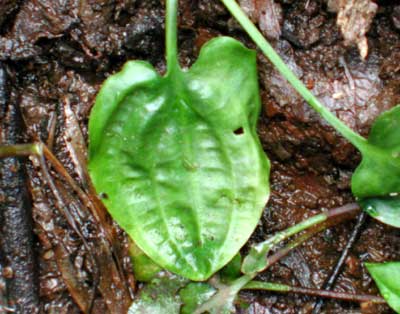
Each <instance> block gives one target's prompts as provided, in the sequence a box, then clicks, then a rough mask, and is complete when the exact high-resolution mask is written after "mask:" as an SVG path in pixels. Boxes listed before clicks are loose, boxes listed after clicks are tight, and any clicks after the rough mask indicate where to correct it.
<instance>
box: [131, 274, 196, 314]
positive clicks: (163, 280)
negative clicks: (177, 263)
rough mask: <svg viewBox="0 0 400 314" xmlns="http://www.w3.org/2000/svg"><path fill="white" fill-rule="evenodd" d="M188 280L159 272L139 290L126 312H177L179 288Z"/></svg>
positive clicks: (150, 313) (180, 303) (178, 308)
mask: <svg viewBox="0 0 400 314" xmlns="http://www.w3.org/2000/svg"><path fill="white" fill-rule="evenodd" d="M188 282H189V281H188V280H187V279H184V278H182V277H179V276H176V275H172V274H169V273H166V272H164V273H160V274H159V276H158V277H157V278H154V279H153V280H152V281H151V282H150V283H149V284H148V285H145V286H144V288H143V289H142V290H141V291H140V293H139V295H138V296H137V297H136V299H135V301H134V302H133V304H132V305H131V307H130V309H129V312H128V314H179V313H180V308H181V306H182V301H181V298H180V296H179V293H178V292H179V290H180V289H181V288H182V287H184V286H185V285H187V284H188Z"/></svg>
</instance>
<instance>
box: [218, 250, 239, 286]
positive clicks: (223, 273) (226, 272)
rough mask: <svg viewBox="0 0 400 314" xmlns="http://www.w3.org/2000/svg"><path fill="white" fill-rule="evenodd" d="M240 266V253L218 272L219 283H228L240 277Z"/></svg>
mask: <svg viewBox="0 0 400 314" xmlns="http://www.w3.org/2000/svg"><path fill="white" fill-rule="evenodd" d="M241 265H242V255H241V254H240V253H238V254H236V255H235V257H234V258H233V259H232V260H231V261H230V262H229V263H228V264H227V265H226V266H225V267H224V268H222V269H221V270H220V271H219V273H218V274H219V276H220V278H221V281H223V282H229V281H232V280H235V279H237V278H238V277H240V276H241V275H242V272H241V270H240V268H241Z"/></svg>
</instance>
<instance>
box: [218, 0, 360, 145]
mask: <svg viewBox="0 0 400 314" xmlns="http://www.w3.org/2000/svg"><path fill="white" fill-rule="evenodd" d="M221 1H222V2H223V3H224V5H225V6H226V7H227V8H228V10H229V11H230V12H231V14H232V15H233V16H234V17H235V18H236V20H237V21H238V22H239V23H240V25H242V27H243V28H244V29H245V31H246V32H247V34H248V35H249V36H250V37H251V39H252V40H253V41H254V42H255V43H256V44H257V46H258V47H259V48H260V49H261V51H262V52H263V53H264V55H265V56H266V57H267V58H268V59H269V60H270V61H271V63H272V64H273V65H274V66H276V68H277V69H278V71H279V72H280V73H281V74H282V75H283V77H284V78H286V80H288V82H289V83H290V84H291V85H292V86H293V88H294V89H295V90H296V91H297V92H298V93H299V94H300V95H301V96H302V97H303V98H304V100H305V101H306V102H308V104H309V105H310V106H311V107H312V108H314V110H315V111H317V112H318V113H319V114H320V115H321V116H322V117H323V118H324V119H325V120H326V121H328V122H329V123H330V124H331V126H333V127H334V128H335V129H336V130H337V131H338V132H339V133H341V134H342V135H343V137H345V138H346V139H347V140H348V141H349V142H350V143H352V144H353V145H354V146H355V147H357V148H358V149H359V150H360V151H363V147H365V145H366V142H367V141H366V139H365V138H363V137H362V136H360V135H359V134H357V133H356V132H354V131H353V130H352V129H351V128H349V127H348V126H347V125H346V124H344V123H343V122H342V121H340V120H339V119H338V118H337V117H336V116H335V115H334V114H332V113H331V112H330V111H329V110H328V109H327V108H326V107H325V106H324V105H323V104H321V102H320V101H319V100H318V99H317V98H316V97H315V96H314V95H313V94H312V93H311V92H310V91H309V90H308V88H307V87H306V86H304V84H303V83H302V82H301V81H300V80H299V79H298V78H297V77H296V75H295V74H294V73H293V72H292V71H291V70H290V69H289V68H288V66H287V65H286V64H285V62H283V60H282V59H281V57H280V56H279V55H278V54H277V53H276V52H275V50H274V49H273V48H272V46H271V45H270V44H269V43H268V41H267V40H266V39H265V38H264V36H263V35H262V34H261V33H260V31H259V30H258V29H257V27H255V26H254V24H253V23H252V22H251V21H250V19H249V18H248V17H247V16H246V14H245V13H244V12H243V11H242V9H241V8H240V6H239V5H238V4H237V3H236V2H235V1H234V0H221Z"/></svg>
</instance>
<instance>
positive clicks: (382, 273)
mask: <svg viewBox="0 0 400 314" xmlns="http://www.w3.org/2000/svg"><path fill="white" fill-rule="evenodd" d="M365 266H367V269H368V271H369V272H370V273H371V275H372V277H373V278H374V280H375V282H376V284H377V285H378V288H379V291H380V292H381V294H382V296H383V297H384V298H385V300H386V301H387V303H388V304H389V305H390V306H391V307H392V308H393V309H394V310H395V311H396V312H397V313H400V285H399V283H400V262H389V263H380V264H378V263H366V264H365Z"/></svg>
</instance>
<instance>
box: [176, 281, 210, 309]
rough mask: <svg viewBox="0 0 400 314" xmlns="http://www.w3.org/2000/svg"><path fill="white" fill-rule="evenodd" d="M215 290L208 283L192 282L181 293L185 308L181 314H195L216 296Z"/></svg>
mask: <svg viewBox="0 0 400 314" xmlns="http://www.w3.org/2000/svg"><path fill="white" fill-rule="evenodd" d="M215 291H216V290H215V288H214V287H212V286H210V285H209V284H207V283H199V282H192V283H189V284H188V285H187V286H186V287H184V288H182V289H181V290H180V292H179V295H180V297H181V300H182V303H183V307H182V309H181V313H180V314H193V313H194V311H195V310H196V308H197V307H198V306H199V305H201V304H203V303H204V302H206V301H207V300H209V299H210V298H211V297H212V296H213V295H214V294H215Z"/></svg>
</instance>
